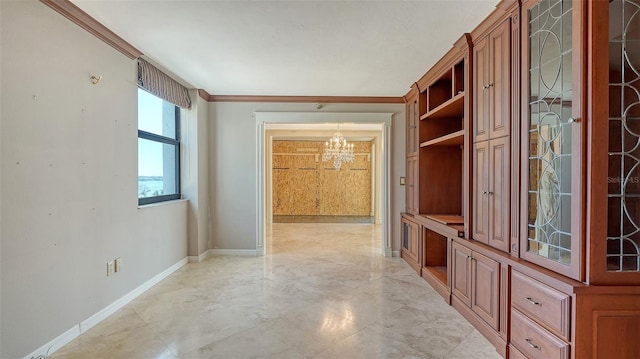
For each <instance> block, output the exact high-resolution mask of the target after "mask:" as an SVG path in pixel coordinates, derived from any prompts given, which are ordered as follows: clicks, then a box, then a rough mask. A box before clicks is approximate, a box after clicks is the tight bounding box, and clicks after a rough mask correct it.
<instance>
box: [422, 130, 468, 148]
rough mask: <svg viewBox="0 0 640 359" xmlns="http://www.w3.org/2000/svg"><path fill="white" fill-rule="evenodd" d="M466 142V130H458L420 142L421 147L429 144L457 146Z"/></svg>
mask: <svg viewBox="0 0 640 359" xmlns="http://www.w3.org/2000/svg"><path fill="white" fill-rule="evenodd" d="M463 144H464V130H460V131H456V132H454V133H450V134H448V135H444V136H440V137H438V138H434V139H433V140H429V141H425V142H422V143H421V144H420V147H427V146H456V145H460V146H461V145H463Z"/></svg>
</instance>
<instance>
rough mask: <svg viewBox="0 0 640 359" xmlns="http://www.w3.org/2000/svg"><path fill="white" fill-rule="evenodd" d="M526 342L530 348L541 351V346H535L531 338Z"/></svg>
mask: <svg viewBox="0 0 640 359" xmlns="http://www.w3.org/2000/svg"><path fill="white" fill-rule="evenodd" d="M524 341H525V342H527V344H529V346H530V347H532V348H533V349H538V350H540V349H541V348H540V346H539V345H536V344H533V341H532V340H531V339H529V338H527V339H525V340H524Z"/></svg>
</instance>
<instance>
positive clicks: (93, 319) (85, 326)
mask: <svg viewBox="0 0 640 359" xmlns="http://www.w3.org/2000/svg"><path fill="white" fill-rule="evenodd" d="M185 264H187V258H186V257H185V258H183V259H181V260H180V261H179V262H178V263H176V264H174V265H172V266H171V267H169V268H167V269H165V270H163V271H162V272H160V273H158V274H157V275H155V276H154V277H153V278H151V279H149V280H148V281H146V282H145V283H143V284H142V285H140V286H139V287H137V288H136V289H134V290H132V291H131V292H129V293H127V294H125V295H124V296H122V297H121V298H120V299H118V300H116V301H115V302H113V303H111V304H109V305H108V306H107V307H105V308H104V309H102V310H100V311H99V312H97V313H95V314H94V315H92V316H90V317H89V318H87V319H85V320H83V321H82V322H80V323H78V324H76V325H74V326H73V327H72V328H71V329H69V330H67V331H66V332H64V333H62V334H61V335H59V336H58V337H56V338H55V339H53V340H51V341H50V342H48V343H47V344H45V345H43V346H41V347H40V348H38V349H37V350H35V351H34V352H33V353H31V354H29V355H27V356H25V357H24V359H32V358H36V357H37V356H39V355H43V356H44V355H46V354H48V355H51V354H52V353H54V352H55V351H56V350H58V349H60V348H62V347H63V346H65V345H67V344H68V343H69V342H70V341H72V340H74V339H75V338H77V337H78V336H79V335H80V334H82V333H84V332H86V331H87V330H89V329H91V328H92V327H93V326H95V325H96V324H98V323H100V322H101V321H103V320H104V319H106V318H107V317H109V316H110V315H111V314H113V313H115V312H116V311H117V310H118V309H120V308H122V307H124V306H125V305H127V303H129V302H131V301H132V300H134V299H135V298H136V297H138V296H139V295H140V294H142V293H144V292H146V291H147V290H149V288H151V287H153V286H154V285H156V284H158V282H160V281H161V280H163V279H165V278H166V277H168V276H169V275H171V273H173V272H175V271H177V270H178V269H180V268H181V267H182V266H184V265H185Z"/></svg>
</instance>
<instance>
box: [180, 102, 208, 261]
mask: <svg viewBox="0 0 640 359" xmlns="http://www.w3.org/2000/svg"><path fill="white" fill-rule="evenodd" d="M191 98H193V99H196V100H195V101H193V102H194V104H193V108H192V109H191V111H187V112H188V113H187V116H185V118H184V119H183V121H182V126H181V127H182V128H181V134H182V136H181V137H182V153H181V154H182V157H181V161H180V162H181V163H180V164H181V167H182V177H181V179H182V183H181V186H182V194H183V196H184V197H185V198H188V199H189V203H188V204H187V236H188V241H187V243H188V244H187V253H188V254H189V257H190V260H192V259H193V260H195V257H196V256H199V255H201V254H203V253H204V252H206V251H207V250H208V249H209V225H210V221H209V178H208V176H209V160H208V157H209V155H208V150H209V147H208V143H207V142H208V141H209V131H208V109H209V104H208V103H207V102H206V101H205V100H203V99H202V98H200V97H198V94H197V92H196V91H195V90H194V91H191Z"/></svg>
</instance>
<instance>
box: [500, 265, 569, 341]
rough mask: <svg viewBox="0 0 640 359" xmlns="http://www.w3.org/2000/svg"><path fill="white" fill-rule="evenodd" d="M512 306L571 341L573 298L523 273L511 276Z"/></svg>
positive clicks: (515, 272)
mask: <svg viewBox="0 0 640 359" xmlns="http://www.w3.org/2000/svg"><path fill="white" fill-rule="evenodd" d="M511 306H512V307H514V308H517V309H518V310H520V311H521V312H522V313H525V314H526V315H527V316H528V317H530V318H531V319H533V320H535V321H536V322H538V323H539V324H540V325H542V326H543V327H546V328H547V329H548V330H550V331H551V332H553V333H554V334H556V335H558V336H560V337H561V338H563V339H565V340H569V339H568V338H569V327H570V323H571V320H570V319H571V318H570V315H571V297H569V296H568V295H566V294H564V293H562V292H559V291H557V290H555V289H553V288H551V287H549V286H547V285H546V284H544V283H541V282H539V281H537V280H535V279H532V278H530V277H528V276H526V275H524V274H522V273H519V272H517V271H513V273H512V275H511Z"/></svg>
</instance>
